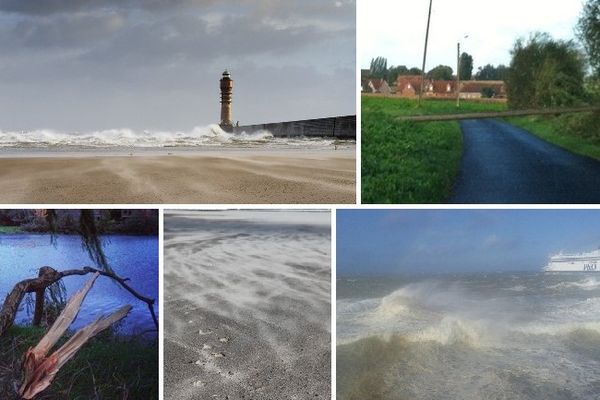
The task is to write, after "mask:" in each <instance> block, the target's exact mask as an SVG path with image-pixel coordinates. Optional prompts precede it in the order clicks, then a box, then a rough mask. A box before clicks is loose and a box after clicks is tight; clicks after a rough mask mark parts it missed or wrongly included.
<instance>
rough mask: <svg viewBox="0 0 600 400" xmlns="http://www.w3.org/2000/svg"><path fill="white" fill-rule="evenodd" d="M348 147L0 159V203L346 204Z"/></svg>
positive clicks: (351, 158) (350, 180) (351, 176)
mask: <svg viewBox="0 0 600 400" xmlns="http://www.w3.org/2000/svg"><path fill="white" fill-rule="evenodd" d="M355 172H356V171H355V149H354V148H352V149H343V150H315V151H308V150H293V149H292V150H277V151H269V150H258V149H251V150H247V151H232V150H223V151H218V152H217V151H206V152H195V153H191V152H186V153H179V154H174V153H166V154H163V155H156V154H151V155H148V154H142V155H139V156H137V155H100V156H93V155H90V154H78V155H71V156H65V155H62V154H60V153H57V154H52V155H50V156H35V157H12V156H11V157H10V158H8V157H6V158H0V185H1V186H2V187H3V188H4V189H3V190H2V192H1V193H0V203H28V204H31V203H56V204H76V203H94V204H96V203H99V204H105V203H113V204H118V203H146V204H159V203H171V204H175V203H179V204H186V203H205V204H210V203H229V204H242V203H282V204H284V203H300V204H302V203H307V204H309V203H322V204H328V203H332V204H335V203H354V202H355V198H356V197H355V180H356V176H355V175H356V173H355Z"/></svg>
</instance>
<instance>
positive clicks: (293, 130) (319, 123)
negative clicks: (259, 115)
mask: <svg viewBox="0 0 600 400" xmlns="http://www.w3.org/2000/svg"><path fill="white" fill-rule="evenodd" d="M260 130H267V131H269V132H271V133H272V134H273V136H279V137H281V136H321V137H336V138H340V139H356V115H344V116H341V117H328V118H316V119H305V120H299V121H287V122H272V123H267V124H256V125H244V126H236V127H234V128H233V132H235V133H241V132H247V133H249V132H256V131H260Z"/></svg>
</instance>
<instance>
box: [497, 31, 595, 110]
mask: <svg viewBox="0 0 600 400" xmlns="http://www.w3.org/2000/svg"><path fill="white" fill-rule="evenodd" d="M511 55H512V60H511V63H510V70H509V73H508V80H507V95H508V104H509V106H510V107H511V108H526V107H552V106H563V105H573V104H575V103H577V102H579V101H581V99H582V98H583V97H584V89H583V78H584V69H585V64H584V61H583V57H582V55H581V54H580V53H579V51H578V49H577V47H576V46H575V44H574V43H573V41H564V40H554V39H552V38H551V37H550V35H548V34H546V33H536V34H534V35H532V36H531V37H530V38H529V40H528V41H527V42H524V41H523V39H518V40H517V41H516V42H515V45H514V47H513V49H512V50H511Z"/></svg>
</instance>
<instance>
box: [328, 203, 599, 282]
mask: <svg viewBox="0 0 600 400" xmlns="http://www.w3.org/2000/svg"><path fill="white" fill-rule="evenodd" d="M599 226H600V210H338V211H337V234H336V235H337V253H336V254H337V273H338V275H339V276H344V275H355V274H360V275H369V274H386V273H392V274H397V273H417V272H426V273H445V272H472V271H485V272H494V271H521V270H522V271H540V270H541V268H542V267H544V266H545V265H546V263H547V261H548V257H549V256H550V255H551V254H554V253H557V252H559V251H561V250H563V251H565V252H580V251H591V250H594V249H596V248H598V246H600V234H599V233H598V232H599V230H598V227H599Z"/></svg>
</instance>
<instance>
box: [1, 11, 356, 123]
mask: <svg viewBox="0 0 600 400" xmlns="http://www.w3.org/2000/svg"><path fill="white" fill-rule="evenodd" d="M355 18H356V6H355V2H354V0H302V1H300V0H294V1H289V0H279V1H278V0H261V1H258V0H257V1H244V0H218V1H217V0H172V1H166V0H43V1H24V0H0V130H21V129H22V130H28V129H37V128H50V129H58V130H67V131H73V130H100V129H109V128H133V129H161V130H188V129H191V128H192V127H194V126H202V125H206V124H209V123H218V122H219V110H220V105H219V89H218V85H219V83H218V80H219V78H220V76H221V73H222V72H223V70H224V69H226V68H227V69H229V70H230V72H231V74H232V78H233V79H234V102H233V119H234V121H237V120H239V121H240V124H246V123H258V122H275V121H282V120H290V119H299V118H307V117H322V116H333V115H340V114H354V113H355V93H356V90H355V64H356V58H355V57H356V52H355V37H356V28H355Z"/></svg>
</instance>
